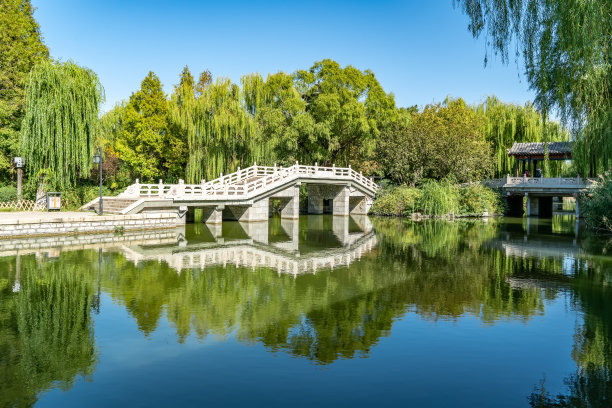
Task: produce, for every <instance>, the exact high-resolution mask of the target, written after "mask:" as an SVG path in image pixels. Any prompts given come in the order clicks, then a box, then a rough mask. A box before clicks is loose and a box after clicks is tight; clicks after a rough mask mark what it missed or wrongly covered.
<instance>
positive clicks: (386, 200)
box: [370, 187, 420, 215]
mask: <svg viewBox="0 0 612 408" xmlns="http://www.w3.org/2000/svg"><path fill="white" fill-rule="evenodd" d="M419 198H420V191H419V190H418V189H416V188H411V187H388V188H386V189H383V191H382V193H381V194H380V195H379V196H378V198H377V199H376V201H374V205H372V209H371V210H370V213H372V214H375V215H408V214H411V213H413V212H415V211H416V210H417V208H418V202H419Z"/></svg>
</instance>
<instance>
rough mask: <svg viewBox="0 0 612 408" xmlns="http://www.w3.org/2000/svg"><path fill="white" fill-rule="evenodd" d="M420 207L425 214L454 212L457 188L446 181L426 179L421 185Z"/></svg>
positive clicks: (456, 206)
mask: <svg viewBox="0 0 612 408" xmlns="http://www.w3.org/2000/svg"><path fill="white" fill-rule="evenodd" d="M420 207H421V209H422V211H423V213H424V214H427V215H446V214H450V213H456V212H457V210H458V200H457V189H456V188H455V187H454V186H453V185H452V184H451V183H450V182H448V181H439V182H436V181H428V182H426V183H425V184H423V186H422V187H421V205H420Z"/></svg>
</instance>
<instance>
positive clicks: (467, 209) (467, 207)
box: [458, 184, 503, 215]
mask: <svg viewBox="0 0 612 408" xmlns="http://www.w3.org/2000/svg"><path fill="white" fill-rule="evenodd" d="M458 199H459V210H458V211H459V214H462V215H468V214H482V213H483V212H485V211H487V212H489V213H490V214H499V213H501V212H502V210H503V206H502V203H501V197H500V195H499V193H497V192H496V191H494V190H492V189H490V188H489V187H485V186H483V185H481V184H471V185H468V186H467V187H461V188H459V197H458Z"/></svg>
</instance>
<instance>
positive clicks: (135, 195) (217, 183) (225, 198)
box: [82, 162, 379, 224]
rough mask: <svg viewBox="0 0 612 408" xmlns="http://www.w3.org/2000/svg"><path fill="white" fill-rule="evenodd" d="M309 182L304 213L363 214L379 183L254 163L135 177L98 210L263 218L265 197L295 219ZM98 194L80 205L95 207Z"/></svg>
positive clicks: (347, 171) (338, 172)
mask: <svg viewBox="0 0 612 408" xmlns="http://www.w3.org/2000/svg"><path fill="white" fill-rule="evenodd" d="M302 183H304V184H307V186H308V213H309V214H323V213H324V212H325V210H326V209H327V208H329V212H331V213H332V214H334V215H342V216H347V215H349V214H358V215H362V214H367V213H368V211H369V209H370V207H371V205H372V202H373V199H374V196H375V194H376V191H377V190H378V188H379V186H378V185H377V184H376V183H374V181H373V180H372V179H371V178H368V177H365V176H363V174H362V173H360V172H356V171H355V170H353V169H352V168H351V167H350V166H349V167H336V166H332V167H323V166H318V165H316V164H315V165H314V166H304V165H300V164H298V163H297V162H296V164H295V165H293V166H289V167H277V166H276V165H275V166H258V165H257V164H254V165H253V166H251V167H248V168H246V169H240V168H239V169H238V171H236V172H234V173H231V174H227V175H221V176H220V177H219V178H217V179H215V180H211V181H208V182H207V181H205V180H202V182H201V183H200V184H185V183H184V182H183V181H182V180H180V181H179V183H178V184H164V183H163V182H162V181H161V180H160V181H159V183H158V184H141V183H140V182H139V181H138V180H136V183H134V184H132V185H131V186H129V187H128V188H127V189H126V190H125V191H124V192H123V193H121V194H120V195H119V196H117V197H105V198H104V199H103V210H104V212H107V213H115V214H135V213H140V212H143V211H157V212H160V211H163V212H166V211H177V212H178V214H179V218H180V219H183V221H184V219H187V218H190V217H191V216H192V214H193V210H194V209H195V208H200V209H202V210H204V221H205V222H207V223H213V224H214V223H221V222H222V220H223V219H232V220H238V221H264V220H267V219H268V216H269V213H270V206H269V200H270V199H278V200H280V202H281V205H282V209H281V217H282V218H298V217H299V187H300V186H301V184H302ZM98 203H99V198H97V199H95V200H93V201H91V202H89V203H88V204H86V205H85V206H83V207H82V209H83V210H91V209H96V208H97V206H98Z"/></svg>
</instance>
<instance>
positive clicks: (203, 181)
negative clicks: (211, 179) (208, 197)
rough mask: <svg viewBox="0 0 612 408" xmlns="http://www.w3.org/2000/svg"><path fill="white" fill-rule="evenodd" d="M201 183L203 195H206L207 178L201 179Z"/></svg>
mask: <svg viewBox="0 0 612 408" xmlns="http://www.w3.org/2000/svg"><path fill="white" fill-rule="evenodd" d="M200 185H201V186H202V195H204V189H205V188H206V180H204V179H202V180H200Z"/></svg>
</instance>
